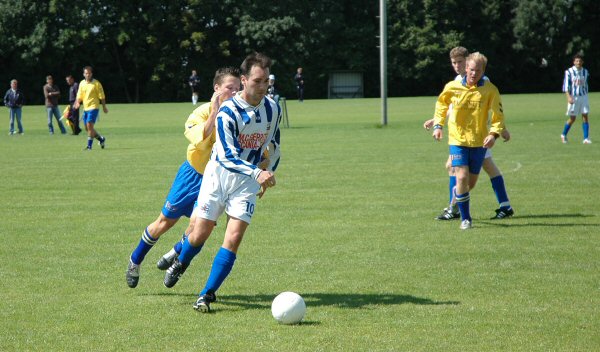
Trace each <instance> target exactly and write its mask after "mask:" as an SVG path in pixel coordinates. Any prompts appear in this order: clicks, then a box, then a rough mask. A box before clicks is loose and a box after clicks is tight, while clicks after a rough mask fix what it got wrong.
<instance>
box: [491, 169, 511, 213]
mask: <svg viewBox="0 0 600 352" xmlns="http://www.w3.org/2000/svg"><path fill="white" fill-rule="evenodd" d="M490 181H492V188H493V189H494V193H495V194H496V199H497V200H498V204H500V209H510V201H509V200H508V194H506V187H505V186H504V178H503V177H502V175H499V176H496V177H494V178H491V179H490Z"/></svg>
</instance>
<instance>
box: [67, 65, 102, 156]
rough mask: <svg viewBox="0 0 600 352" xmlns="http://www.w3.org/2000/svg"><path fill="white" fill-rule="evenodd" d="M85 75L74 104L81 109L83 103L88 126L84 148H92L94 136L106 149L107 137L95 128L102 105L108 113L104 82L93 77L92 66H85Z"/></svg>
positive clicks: (84, 118) (85, 120)
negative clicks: (101, 82)
mask: <svg viewBox="0 0 600 352" xmlns="http://www.w3.org/2000/svg"><path fill="white" fill-rule="evenodd" d="M83 77H84V80H82V81H81V83H79V90H78V91H77V98H76V99H75V103H74V104H73V109H79V106H80V105H81V104H83V123H84V125H85V126H86V128H87V133H88V141H87V146H86V147H85V148H84V150H92V142H93V141H94V138H96V139H97V140H98V144H100V147H101V148H102V149H104V146H105V145H104V143H105V142H106V138H104V137H102V136H101V135H100V133H98V131H96V129H95V128H94V126H95V125H96V121H97V120H98V114H99V112H100V105H102V111H104V113H105V114H108V108H107V107H106V97H105V96H104V89H103V88H102V84H100V82H99V81H98V80H97V79H94V78H93V71H92V67H91V66H86V67H84V68H83Z"/></svg>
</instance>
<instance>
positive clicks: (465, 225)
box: [433, 52, 505, 230]
mask: <svg viewBox="0 0 600 352" xmlns="http://www.w3.org/2000/svg"><path fill="white" fill-rule="evenodd" d="M486 66H487V58H486V57H485V56H484V55H483V54H481V53H478V52H477V53H473V54H471V55H469V56H468V57H467V59H466V74H465V77H463V78H462V80H460V81H457V80H453V81H451V82H449V83H448V84H446V86H445V87H444V90H443V91H442V93H441V94H440V95H439V97H438V100H437V103H436V107H435V114H434V119H435V120H434V126H433V138H434V139H435V140H437V141H439V140H440V139H442V135H443V133H442V128H443V126H444V124H445V123H446V120H448V133H449V136H448V144H449V145H450V158H451V160H452V167H453V168H454V169H455V175H456V187H455V188H454V196H455V198H456V203H457V205H458V209H459V211H460V216H461V220H462V222H461V225H460V228H461V229H462V230H467V229H470V228H471V227H472V219H471V213H470V209H469V207H470V195H469V191H470V190H471V189H472V188H473V187H475V185H476V184H477V179H478V177H479V172H480V171H481V167H482V165H483V161H484V158H485V153H486V151H487V149H491V148H492V147H493V146H494V144H495V142H496V139H497V138H498V137H500V135H501V134H502V133H503V131H504V129H505V124H504V112H503V109H502V102H501V99H500V93H499V91H498V88H496V86H495V85H493V84H492V83H491V82H490V81H489V80H485V79H484V78H483V77H484V73H485V68H486ZM450 105H452V110H451V112H450V116H447V113H448V111H449V108H450ZM490 112H491V113H492V116H491V124H490V128H488V114H489V113H490Z"/></svg>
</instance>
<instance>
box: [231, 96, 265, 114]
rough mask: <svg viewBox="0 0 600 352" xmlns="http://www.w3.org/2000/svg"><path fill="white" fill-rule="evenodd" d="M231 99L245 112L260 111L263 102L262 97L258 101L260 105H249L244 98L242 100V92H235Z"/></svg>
mask: <svg viewBox="0 0 600 352" xmlns="http://www.w3.org/2000/svg"><path fill="white" fill-rule="evenodd" d="M233 99H234V100H235V102H236V103H237V104H238V105H239V106H241V107H242V109H244V110H246V109H251V110H258V109H260V108H261V107H262V106H263V105H264V102H265V98H264V97H263V98H262V99H261V100H260V103H258V105H256V106H254V105H250V104H249V103H248V102H247V101H245V100H244V98H242V92H237V93H236V94H235V95H234V96H233Z"/></svg>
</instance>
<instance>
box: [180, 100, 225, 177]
mask: <svg viewBox="0 0 600 352" xmlns="http://www.w3.org/2000/svg"><path fill="white" fill-rule="evenodd" d="M210 113H211V103H205V104H202V105H200V106H199V107H198V108H196V109H195V110H194V111H193V112H192V113H191V114H190V116H189V117H188V119H187V121H185V132H184V135H185V137H186V138H187V139H188V141H190V144H189V145H188V148H187V160H188V162H189V163H190V165H192V167H193V168H194V170H196V172H198V173H199V174H204V168H205V167H206V164H207V163H208V159H209V158H210V153H211V151H212V147H213V144H215V141H216V140H217V139H216V134H215V130H216V128H215V129H213V131H212V132H211V134H210V135H208V136H205V135H204V125H205V124H206V121H207V120H208V117H209V116H210Z"/></svg>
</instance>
